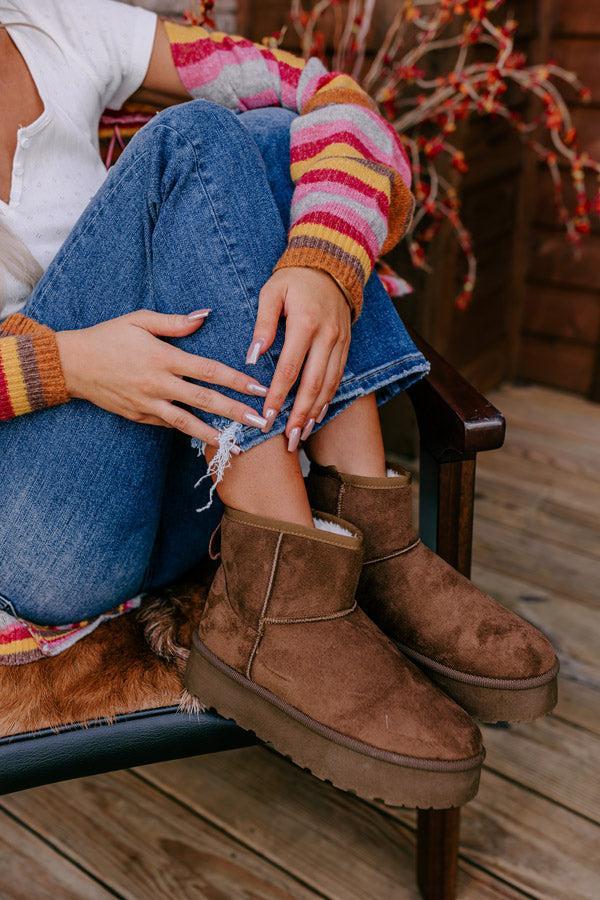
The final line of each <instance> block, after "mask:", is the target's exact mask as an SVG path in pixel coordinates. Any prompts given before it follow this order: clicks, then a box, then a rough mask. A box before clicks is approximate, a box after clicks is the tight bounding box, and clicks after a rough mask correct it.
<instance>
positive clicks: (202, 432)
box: [153, 400, 219, 447]
mask: <svg viewBox="0 0 600 900" xmlns="http://www.w3.org/2000/svg"><path fill="white" fill-rule="evenodd" d="M153 410H154V414H155V415H156V417H157V418H159V419H161V420H162V421H163V422H164V423H165V425H167V426H168V427H169V428H175V429H176V430H177V431H181V432H182V433H183V434H187V435H189V436H190V437H193V438H197V439H198V440H199V441H205V442H206V443H207V444H209V445H210V446H211V447H218V446H219V432H218V431H217V430H216V428H211V426H210V425H207V424H206V423H205V422H203V421H202V420H201V419H198V418H197V417H196V416H194V415H192V413H190V412H188V411H187V410H185V409H181V408H180V407H179V406H174V405H173V404H172V403H169V402H168V401H167V400H159V401H158V402H157V403H156V405H155V406H154V407H153Z"/></svg>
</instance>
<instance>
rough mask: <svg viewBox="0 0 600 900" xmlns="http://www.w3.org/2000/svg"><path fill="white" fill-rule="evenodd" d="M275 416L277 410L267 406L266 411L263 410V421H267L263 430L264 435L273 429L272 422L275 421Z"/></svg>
mask: <svg viewBox="0 0 600 900" xmlns="http://www.w3.org/2000/svg"><path fill="white" fill-rule="evenodd" d="M276 415H277V410H276V409H273V407H272V406H269V407H268V409H266V410H265V419H266V420H267V424H266V425H265V427H264V428H263V431H264V432H265V434H266V433H267V431H270V430H271V428H272V427H273V422H274V421H275V416H276Z"/></svg>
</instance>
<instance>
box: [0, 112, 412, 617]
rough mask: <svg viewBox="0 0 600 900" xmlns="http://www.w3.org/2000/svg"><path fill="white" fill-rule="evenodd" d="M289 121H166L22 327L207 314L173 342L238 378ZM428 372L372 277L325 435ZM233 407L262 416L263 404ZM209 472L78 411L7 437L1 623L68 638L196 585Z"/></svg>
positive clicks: (159, 432)
mask: <svg viewBox="0 0 600 900" xmlns="http://www.w3.org/2000/svg"><path fill="white" fill-rule="evenodd" d="M292 118H293V115H292V114H291V113H289V112H287V111H286V110H281V109H268V110H253V111H250V112H245V113H242V114H241V115H237V114H235V113H232V112H230V111H228V110H226V109H224V108H222V107H220V106H217V105H215V104H213V103H210V102H208V101H204V100H195V101H192V102H190V103H185V104H183V105H180V106H177V107H174V108H171V109H168V110H165V111H164V112H162V113H161V114H160V115H159V116H157V117H156V118H155V119H154V120H153V121H152V122H150V123H149V124H148V125H146V127H145V128H143V129H142V131H141V132H140V133H139V134H138V135H137V136H136V137H135V138H134V139H133V141H132V142H131V144H130V145H129V147H128V148H127V150H126V151H125V152H124V154H123V155H122V157H121V159H120V160H119V162H118V163H117V165H115V166H114V167H113V168H112V170H111V171H110V173H109V175H108V178H107V180H106V181H105V183H104V184H103V186H102V187H101V189H100V190H99V191H98V193H97V195H96V196H95V197H94V199H93V200H92V201H91V203H90V205H89V206H88V208H87V209H86V211H85V212H84V214H83V215H82V217H81V219H80V220H79V222H78V223H77V225H76V226H75V228H74V229H73V232H72V233H71V235H70V237H69V238H68V240H67V241H66V243H65V245H64V246H63V247H62V248H61V250H60V252H59V253H58V255H57V257H56V259H55V260H54V261H53V263H52V265H51V266H50V267H49V269H48V271H47V272H46V273H45V275H44V277H43V278H42V280H41V281H40V283H39V284H38V286H37V287H36V289H35V291H34V292H33V294H32V295H31V297H30V299H29V301H28V303H27V306H26V309H25V310H24V312H25V313H26V314H27V315H28V316H30V317H32V318H34V319H36V320H38V321H40V322H43V323H45V324H47V325H50V326H51V327H52V328H54V329H55V330H65V329H73V328H84V327H88V326H91V325H95V324H96V323H98V322H101V321H103V320H106V319H109V318H113V317H115V316H120V315H123V314H125V313H129V312H132V311H133V310H136V309H143V308H145V309H154V310H158V311H160V312H169V313H170V312H176V313H187V312H190V311H191V310H194V309H197V308H198V307H200V306H202V307H211V308H212V310H213V312H212V314H211V316H210V319H209V321H208V322H207V324H206V325H205V326H204V327H203V328H202V329H200V330H199V331H198V332H197V333H196V334H193V335H191V336H189V337H186V338H183V339H181V340H179V339H178V340H175V341H174V343H175V344H177V345H178V346H180V347H182V348H183V349H184V350H186V351H188V352H191V353H197V354H200V355H202V356H207V357H212V358H216V359H219V360H221V361H222V362H224V363H227V364H228V365H230V366H233V367H234V368H236V369H239V370H243V369H244V368H245V362H244V360H245V353H246V349H247V347H248V345H249V343H250V339H251V336H252V331H253V327H254V322H255V319H256V312H257V302H258V293H259V291H260V288H261V287H262V285H263V284H264V283H265V282H266V281H267V280H268V278H269V276H270V275H271V272H272V269H273V266H274V265H275V263H276V261H277V260H278V258H279V256H280V255H281V253H282V252H283V250H284V247H285V244H286V234H287V228H288V222H289V208H290V200H291V195H292V190H293V184H292V182H291V180H290V176H289V127H290V123H291V121H292ZM283 338H284V329H283V327H281V329H280V332H279V334H278V336H277V339H276V341H275V344H274V346H273V348H272V349H271V350H270V351H269V352H268V353H266V354H265V355H264V356H263V357H262V358H261V359H260V361H259V363H258V364H257V365H256V366H253V367H251V368H249V369H248V370H247V372H248V374H252V375H253V376H256V378H258V380H259V381H260V382H261V383H262V384H269V383H270V381H271V379H272V376H273V372H274V368H275V364H276V361H277V357H278V354H279V353H280V351H281V347H282V344H283ZM426 370H427V363H426V361H425V359H424V358H423V356H422V355H421V354H420V353H419V352H418V351H417V349H416V348H415V346H414V345H413V344H412V342H411V341H410V339H409V337H408V335H407V333H406V331H405V329H404V326H403V325H402V323H401V321H400V319H399V317H398V315H397V313H396V311H395V309H394V307H393V304H392V303H391V301H390V300H389V298H388V296H387V294H386V292H385V290H384V288H383V286H382V284H381V282H380V281H379V278H378V277H377V276H376V275H372V276H371V278H370V280H369V282H368V284H367V286H366V290H365V298H364V311H363V313H362V315H361V317H360V318H359V320H358V321H357V323H356V324H355V325H354V327H353V336H352V343H351V347H350V353H349V357H348V365H347V368H346V371H345V374H344V378H343V380H342V382H341V385H340V388H339V391H338V394H337V396H336V398H335V400H334V402H332V404H331V405H330V409H329V412H328V414H327V417H326V418H325V420H324V423H323V424H325V423H326V422H327V421H329V420H330V419H331V418H332V416H334V415H336V414H337V413H339V412H340V411H341V410H342V409H344V408H345V407H346V406H348V405H349V404H350V403H351V402H352V400H353V399H354V398H356V397H359V396H361V395H363V394H366V393H369V392H372V391H377V395H378V400H379V402H384V401H385V400H387V399H389V398H390V397H391V396H393V395H394V394H396V393H398V392H399V391H401V390H403V389H405V388H406V387H407V386H408V385H409V384H411V383H412V382H413V381H415V380H416V379H417V378H419V377H420V376H422V375H423V373H424V372H425V371H426ZM223 390H224V392H225V393H231V395H232V396H235V394H233V393H232V392H229V391H227V390H225V389H223ZM238 399H243V401H244V402H245V403H248V404H251V405H254V406H255V407H256V410H257V411H258V412H260V411H261V409H262V403H263V400H262V398H260V397H257V398H252V397H246V396H244V397H239V398H238ZM293 399H294V393H293V392H292V394H291V395H290V397H289V399H288V402H287V403H286V406H285V408H284V410H283V412H282V414H281V415H280V416H279V417H278V419H277V421H276V423H275V426H274V428H273V429H272V431H271V434H270V435H269V436H266V435H264V434H262V432H261V431H259V430H257V429H255V428H251V427H246V426H240V432H241V433H240V434H239V436H238V444H239V446H240V447H241V448H242V450H248V449H249V448H251V447H253V446H254V445H256V444H258V443H259V442H260V441H263V440H267V439H269V437H271V436H273V435H276V434H278V433H280V432H281V431H283V430H284V428H285V422H286V413H287V412H289V409H290V407H291V405H292V403H293ZM196 412H197V411H196ZM201 415H202V417H203V418H204V419H205V420H206V421H207V422H209V423H210V424H212V425H214V426H216V427H218V428H221V429H222V428H223V426H224V425H226V424H230V423H229V422H228V421H227V420H225V419H221V418H219V417H216V416H214V415H208V414H204V413H202V414H201ZM205 471H206V465H205V462H204V460H203V459H202V458H199V457H198V452H197V450H195V449H193V448H192V447H191V446H190V439H189V438H186V437H183V436H182V435H179V434H176V433H174V432H172V431H170V430H167V429H162V428H158V427H154V426H151V425H141V424H138V423H134V422H130V421H128V420H126V419H123V418H121V417H119V416H116V415H114V414H111V413H108V412H106V411H104V410H102V409H99V408H98V407H95V406H93V405H92V404H90V403H88V402H86V401H82V400H72V401H71V402H70V403H68V404H66V405H64V406H60V407H55V408H53V409H49V410H45V411H42V412H37V413H34V414H33V415H28V416H24V417H21V418H18V419H14V420H12V421H9V422H7V423H4V424H2V426H1V427H0V507H1V509H2V515H1V517H0V608H3V607H4V608H5V609H8V610H9V611H12V612H13V613H14V614H16V615H18V616H20V617H22V618H24V619H28V620H30V621H32V622H36V623H40V624H54V625H60V624H66V623H69V622H74V621H79V620H81V619H85V618H90V617H92V616H96V615H98V614H100V613H101V612H104V611H106V610H108V609H109V608H111V607H113V606H115V605H116V604H117V603H120V602H122V601H123V600H126V599H128V598H130V597H133V596H135V595H137V594H138V593H139V592H140V591H144V590H150V589H154V588H158V587H161V586H163V585H166V584H168V583H170V582H172V581H173V580H174V579H175V578H177V577H178V576H180V575H182V574H184V573H185V572H186V571H188V570H189V569H191V568H193V567H194V566H195V565H196V564H197V563H198V562H199V561H200V560H201V559H202V558H203V556H204V555H205V554H206V551H207V546H208V540H209V537H210V534H211V532H212V530H213V529H214V527H215V525H216V524H217V522H218V519H219V517H220V515H221V511H222V510H221V508H220V506H219V503H218V501H217V500H215V503H214V504H213V505H212V506H211V507H210V509H208V510H207V511H206V512H204V513H201V514H198V513H197V512H196V510H197V509H198V508H199V507H200V506H202V505H203V504H204V503H205V502H206V499H207V496H206V495H207V491H208V484H207V482H206V481H205V482H204V483H203V484H202V485H201V487H200V488H198V489H197V490H194V487H193V485H194V484H195V482H196V481H197V480H198V479H199V477H200V475H201V474H202V473H203V472H205ZM225 477H227V476H226V475H225Z"/></svg>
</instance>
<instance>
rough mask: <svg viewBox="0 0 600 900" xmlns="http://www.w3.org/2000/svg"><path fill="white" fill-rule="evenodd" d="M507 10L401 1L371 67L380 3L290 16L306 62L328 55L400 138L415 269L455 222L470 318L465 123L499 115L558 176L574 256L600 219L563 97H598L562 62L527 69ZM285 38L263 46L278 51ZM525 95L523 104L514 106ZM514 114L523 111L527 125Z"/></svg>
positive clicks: (352, 1)
mask: <svg viewBox="0 0 600 900" xmlns="http://www.w3.org/2000/svg"><path fill="white" fill-rule="evenodd" d="M502 6H503V0H402V2H401V3H399V7H398V11H397V13H396V14H395V16H394V18H393V20H392V22H391V24H390V25H389V28H388V29H387V33H386V34H385V36H384V38H383V41H382V42H381V45H380V46H379V48H378V50H377V52H376V53H375V55H374V57H373V58H372V59H371V60H370V61H368V62H367V38H368V35H369V32H370V30H371V26H372V24H373V21H374V17H375V16H376V14H377V12H378V3H377V0H317V2H315V3H314V4H313V5H312V8H311V9H310V10H308V9H305V8H304V6H303V3H302V0H292V2H291V8H290V14H289V18H290V24H291V26H292V27H293V28H294V30H295V32H296V34H297V36H298V39H299V41H300V45H301V48H302V53H303V55H304V56H305V57H309V56H319V57H320V58H321V59H322V60H323V61H324V62H325V63H326V64H327V65H328V66H329V67H330V68H333V69H335V70H338V71H343V72H347V73H349V74H351V75H352V76H353V77H354V78H355V79H356V80H357V81H359V82H360V83H361V85H362V86H363V88H364V89H365V90H366V91H367V92H368V93H369V94H370V96H371V97H372V98H373V99H374V100H375V101H376V103H377V104H378V107H379V109H380V111H381V113H382V114H383V115H384V116H386V118H387V119H388V120H389V121H390V122H391V123H392V124H393V126H394V128H395V129H396V131H397V133H398V135H399V137H400V139H401V141H402V142H403V143H404V145H405V147H406V149H407V151H408V153H409V155H410V157H411V159H412V165H413V174H414V192H415V196H416V199H417V209H416V213H415V216H414V219H413V222H412V225H411V228H410V233H409V234H408V246H409V250H410V256H411V260H412V263H413V265H414V266H415V267H416V268H418V269H425V270H428V268H429V266H428V262H427V256H428V250H429V245H430V244H431V241H432V240H433V238H434V237H435V236H436V234H437V233H438V231H439V230H440V228H441V227H442V225H443V224H444V223H445V222H448V223H449V225H450V226H451V227H452V228H453V229H454V233H455V235H456V239H457V241H458V243H459V245H460V248H461V250H462V252H463V253H464V255H465V258H466V266H465V270H466V274H465V277H464V281H463V284H462V289H461V290H460V293H459V294H458V296H457V297H456V300H455V303H456V306H457V308H459V309H461V310H465V309H467V308H468V307H469V304H470V303H471V300H472V297H473V290H474V287H475V280H476V274H477V261H476V258H475V255H474V253H473V245H472V240H471V235H470V233H469V231H468V230H467V228H465V226H464V224H463V222H462V219H461V215H460V200H459V196H458V191H457V186H458V185H457V177H456V176H455V177H454V178H452V179H450V178H449V174H448V173H449V167H452V168H453V169H454V170H455V171H456V173H458V177H459V178H458V180H460V175H462V174H464V173H465V172H466V171H467V170H468V163H467V160H466V159H465V155H464V153H463V151H462V150H460V149H459V148H458V147H457V146H456V145H455V144H454V143H453V136H454V135H455V133H456V131H457V126H458V123H460V122H461V121H464V120H466V119H468V118H469V117H471V116H487V117H491V116H500V117H502V118H503V119H505V120H506V121H507V122H508V123H509V124H510V126H512V128H514V129H515V130H516V132H517V133H518V134H519V135H520V137H521V138H522V139H523V141H524V142H525V144H526V146H527V147H528V148H529V150H530V151H531V152H533V153H534V154H535V155H536V156H537V157H538V158H539V159H540V160H541V161H542V162H543V163H544V164H545V165H546V166H547V167H548V169H549V171H550V175H551V177H552V182H553V185H554V196H555V202H556V209H557V217H558V220H559V221H560V222H561V223H562V224H563V226H564V228H565V232H566V236H567V239H568V240H569V241H570V242H571V243H572V244H573V245H574V247H577V246H578V245H579V243H580V241H581V240H582V238H583V237H584V236H585V235H587V234H588V233H589V231H590V217H591V216H598V215H599V214H600V191H598V189H596V194H595V196H590V193H589V190H588V188H587V187H586V173H589V172H591V173H595V175H596V177H597V178H598V179H600V164H599V163H598V162H596V161H595V160H593V159H592V158H590V156H589V155H588V154H587V153H585V152H582V151H581V150H580V149H579V148H578V141H577V133H576V130H575V128H574V126H573V122H572V119H571V114H570V111H569V108H568V106H567V102H566V100H565V98H564V94H565V93H566V92H573V93H574V96H577V95H578V96H579V98H580V100H582V101H584V102H586V101H589V100H590V91H589V90H588V89H587V88H586V87H584V86H583V85H582V84H581V82H580V80H579V78H578V77H577V75H576V74H575V73H573V72H569V71H567V70H565V69H563V68H561V67H560V66H558V65H556V64H555V63H553V62H547V63H544V64H542V65H527V61H526V58H525V56H524V55H523V54H522V53H520V52H517V51H516V50H515V39H516V36H517V32H518V23H517V22H516V21H515V19H513V18H512V17H511V16H510V15H508V16H506V17H505V18H501V16H502V10H501V7H502ZM287 27H288V26H285V27H284V28H282V29H281V30H280V31H279V32H277V33H275V34H272V35H270V36H268V37H266V38H264V39H263V43H264V44H266V45H267V46H278V45H279V44H280V43H281V42H282V40H283V38H284V36H285V31H286V29H287ZM436 58H437V61H436ZM432 71H433V72H435V73H436V74H435V75H431V74H429V73H430V72H432ZM519 95H520V99H521V100H523V101H525V102H524V103H518V102H516V100H517V99H519ZM507 96H510V98H511V99H510V105H509V102H508V101H507ZM529 100H531V101H532V102H527V101H529ZM515 106H524V107H525V108H526V109H527V110H528V112H527V114H526V115H523V114H521V113H520V112H518V111H516V110H515V108H514V107H515ZM568 180H570V181H571V183H572V185H573V188H574V202H571V203H568V202H567V200H566V199H565V185H566V182H567V181H568ZM379 272H380V275H381V277H382V280H383V282H384V284H385V286H386V288H387V290H388V292H389V293H390V294H392V296H399V295H401V294H404V293H407V292H409V291H410V290H411V288H410V286H409V285H407V284H406V282H405V281H404V280H403V279H401V278H400V277H399V276H397V275H396V273H395V272H393V270H392V269H391V268H390V267H389V266H388V265H387V264H385V263H383V262H382V263H380V265H379Z"/></svg>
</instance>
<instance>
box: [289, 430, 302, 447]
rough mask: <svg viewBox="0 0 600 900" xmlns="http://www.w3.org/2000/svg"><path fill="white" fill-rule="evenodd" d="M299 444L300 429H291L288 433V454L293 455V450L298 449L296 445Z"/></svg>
mask: <svg viewBox="0 0 600 900" xmlns="http://www.w3.org/2000/svg"><path fill="white" fill-rule="evenodd" d="M299 443H300V429H299V428H292V430H291V431H290V436H289V438H288V450H289V451H290V453H293V452H294V450H297V449H298V444H299Z"/></svg>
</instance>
